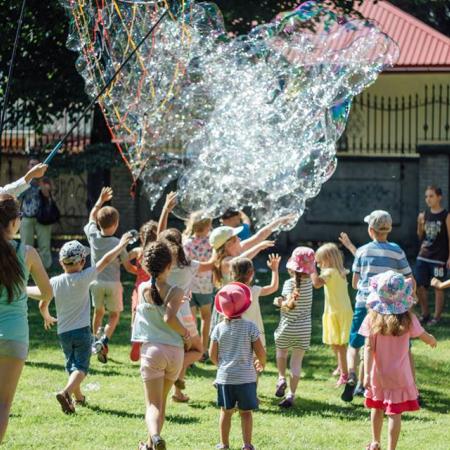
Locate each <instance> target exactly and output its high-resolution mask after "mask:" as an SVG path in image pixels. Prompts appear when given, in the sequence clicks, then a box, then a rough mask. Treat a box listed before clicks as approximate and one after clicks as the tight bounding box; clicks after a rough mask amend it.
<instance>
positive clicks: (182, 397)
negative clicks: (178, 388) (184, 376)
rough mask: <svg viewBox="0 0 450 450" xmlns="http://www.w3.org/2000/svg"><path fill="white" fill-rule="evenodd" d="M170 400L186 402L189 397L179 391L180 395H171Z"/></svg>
mask: <svg viewBox="0 0 450 450" xmlns="http://www.w3.org/2000/svg"><path fill="white" fill-rule="evenodd" d="M172 400H173V401H174V402H176V403H187V402H188V401H189V397H188V396H187V395H185V394H183V393H182V392H181V395H172Z"/></svg>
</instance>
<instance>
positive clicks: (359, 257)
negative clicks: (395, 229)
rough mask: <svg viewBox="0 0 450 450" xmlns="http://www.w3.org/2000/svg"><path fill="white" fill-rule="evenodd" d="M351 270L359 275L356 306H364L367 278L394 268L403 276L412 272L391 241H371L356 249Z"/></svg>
mask: <svg viewBox="0 0 450 450" xmlns="http://www.w3.org/2000/svg"><path fill="white" fill-rule="evenodd" d="M352 270H353V272H354V273H357V274H358V275H359V281H358V292H357V293H356V304H355V307H356V308H364V307H365V306H366V299H367V296H368V295H369V279H370V277H373V276H374V275H377V274H379V273H383V272H387V271H388V270H394V271H396V272H399V273H401V274H402V275H404V276H409V275H411V274H412V271H411V267H410V266H409V263H408V260H407V259H406V255H405V253H404V251H403V250H402V249H401V248H400V247H399V246H398V245H397V244H395V243H393V242H377V241H372V242H369V243H368V244H366V245H363V246H362V247H360V248H358V250H356V255H355V260H354V262H353V267H352Z"/></svg>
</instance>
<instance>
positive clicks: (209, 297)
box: [191, 292, 214, 308]
mask: <svg viewBox="0 0 450 450" xmlns="http://www.w3.org/2000/svg"><path fill="white" fill-rule="evenodd" d="M213 301H214V297H213V294H212V293H211V294H195V293H194V292H193V293H192V297H191V306H196V307H197V308H202V307H203V306H210V307H211V308H212V304H213Z"/></svg>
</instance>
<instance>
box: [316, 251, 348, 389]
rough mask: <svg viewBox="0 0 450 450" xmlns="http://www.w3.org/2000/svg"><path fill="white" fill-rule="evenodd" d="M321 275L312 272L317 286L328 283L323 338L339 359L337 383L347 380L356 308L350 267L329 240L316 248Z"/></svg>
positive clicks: (323, 318)
mask: <svg viewBox="0 0 450 450" xmlns="http://www.w3.org/2000/svg"><path fill="white" fill-rule="evenodd" d="M316 262H317V264H318V265H319V267H320V276H318V275H317V274H316V273H313V274H312V275H311V279H312V281H313V285H314V287H315V288H321V287H322V286H325V306H324V311H323V316H322V330H323V331H322V341H323V343H324V344H326V345H331V347H332V349H333V351H334V353H335V355H336V356H337V361H338V371H339V380H338V382H337V384H336V386H340V385H342V384H345V383H347V381H348V380H347V379H348V370H347V360H346V353H347V344H348V338H349V335H350V326H351V324H352V317H353V310H352V305H351V303H350V297H349V295H348V287H347V274H348V270H346V269H345V268H344V257H343V255H342V253H341V252H340V251H339V249H338V247H337V246H336V244H332V243H328V244H324V245H322V246H321V247H319V248H318V249H317V251H316Z"/></svg>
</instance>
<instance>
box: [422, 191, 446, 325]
mask: <svg viewBox="0 0 450 450" xmlns="http://www.w3.org/2000/svg"><path fill="white" fill-rule="evenodd" d="M425 202H426V204H427V206H428V208H429V209H427V210H426V211H425V212H421V213H420V214H419V216H418V217H417V235H418V237H419V240H420V241H421V244H420V250H419V255H418V256H417V260H416V270H415V275H416V280H417V295H418V297H419V304H420V308H421V310H422V315H421V317H420V323H421V324H422V325H425V324H427V325H437V324H438V323H439V321H440V320H441V315H442V311H443V309H444V293H443V292H442V291H441V290H439V289H435V290H434V296H435V311H434V317H433V318H431V316H430V309H429V307H428V288H429V287H430V280H431V278H433V277H435V278H438V279H439V280H441V281H442V280H444V279H445V277H446V274H447V267H449V264H450V259H449V235H450V215H449V213H448V211H447V210H446V209H444V208H443V207H442V206H441V202H442V190H441V189H440V188H438V187H436V186H428V187H427V189H426V190H425Z"/></svg>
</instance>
